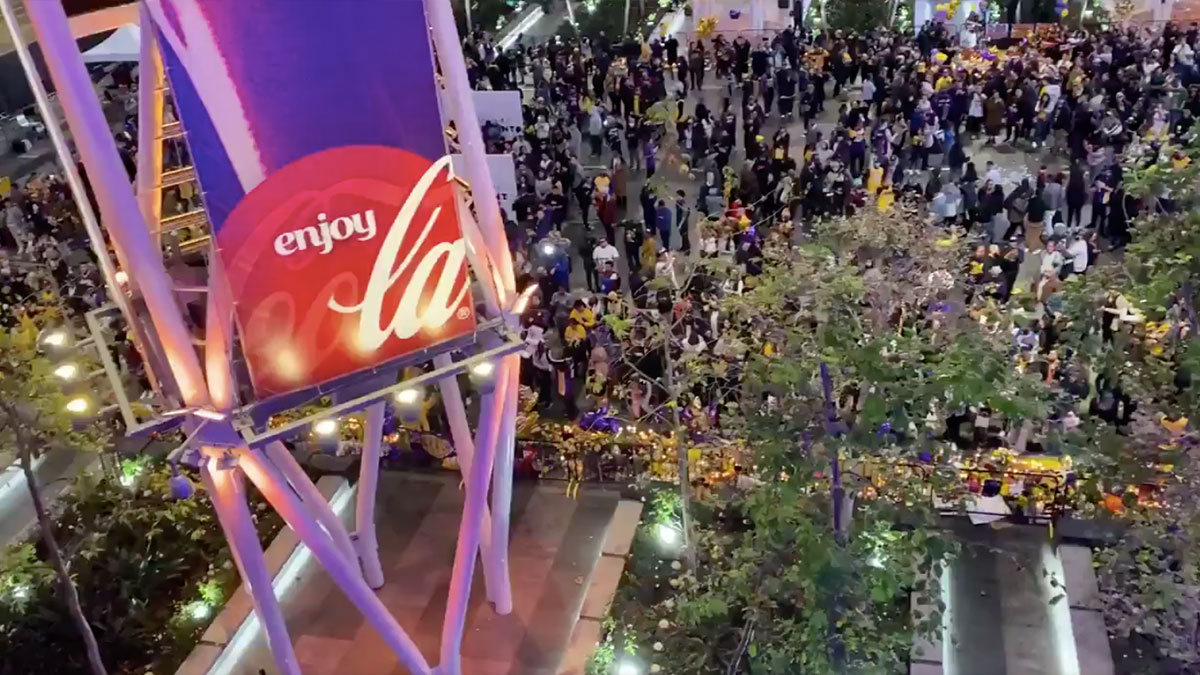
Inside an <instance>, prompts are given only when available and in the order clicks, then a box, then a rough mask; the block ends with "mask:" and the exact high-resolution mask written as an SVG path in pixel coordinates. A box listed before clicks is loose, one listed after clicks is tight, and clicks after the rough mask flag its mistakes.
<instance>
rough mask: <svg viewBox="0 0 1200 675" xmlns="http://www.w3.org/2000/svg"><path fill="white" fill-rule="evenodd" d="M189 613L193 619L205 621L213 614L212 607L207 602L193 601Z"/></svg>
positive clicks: (188, 609)
mask: <svg viewBox="0 0 1200 675" xmlns="http://www.w3.org/2000/svg"><path fill="white" fill-rule="evenodd" d="M187 614H188V617H190V618H191V619H192V620H193V621H203V620H205V619H207V618H208V617H210V616H212V607H211V606H210V605H209V604H208V603H207V602H193V603H191V604H190V605H188V608H187Z"/></svg>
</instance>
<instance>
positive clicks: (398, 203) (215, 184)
mask: <svg viewBox="0 0 1200 675" xmlns="http://www.w3.org/2000/svg"><path fill="white" fill-rule="evenodd" d="M351 5H352V6H351ZM148 7H149V8H150V11H151V14H152V16H153V17H154V18H155V23H156V26H157V28H158V34H159V36H160V38H161V43H162V45H163V48H164V58H165V59H166V62H167V72H168V73H169V74H170V77H171V85H172V93H173V96H174V98H175V100H176V104H177V106H178V109H179V112H180V115H181V117H182V121H183V124H184V128H185V131H186V134H187V138H188V142H189V146H190V147H191V150H192V154H193V158H194V161H195V165H196V169H197V173H198V176H199V180H200V184H201V187H202V189H203V191H204V197H205V203H206V206H207V208H208V210H209V214H210V219H211V220H212V223H213V229H214V232H215V239H216V244H217V250H218V252H219V255H220V258H221V262H222V263H223V268H224V270H225V272H226V275H227V277H228V280H229V285H230V289H231V291H232V295H233V298H234V302H235V308H236V316H237V320H238V329H239V333H240V336H241V344H242V350H243V352H244V353H245V355H246V358H247V361H248V363H249V369H250V374H251V378H252V380H253V382H254V386H255V390H256V391H257V393H258V394H259V395H260V396H270V395H275V394H280V393H284V392H288V391H294V390H297V389H301V388H305V387H309V386H312V385H315V384H319V383H322V382H326V381H329V380H331V379H335V378H338V377H341V376H344V375H347V374H349V373H353V372H355V371H358V370H362V369H364V368H368V367H371V366H374V365H377V364H380V363H382V362H385V361H388V360H390V359H393V358H396V357H399V356H402V355H404V354H408V353H411V352H413V351H416V350H419V349H423V348H426V347H429V346H432V345H435V344H438V343H440V342H443V341H446V340H449V339H452V338H455V337H459V336H462V335H464V334H467V333H470V332H471V331H472V330H473V329H474V327H475V317H474V314H473V310H472V307H473V305H472V301H471V294H470V285H469V280H468V275H467V262H466V248H465V243H464V241H463V238H462V234H461V231H460V229H459V225H458V220H457V215H456V209H457V197H456V195H455V189H456V188H455V186H454V181H453V180H452V174H451V169H450V161H449V158H448V156H446V154H445V152H446V149H445V144H444V140H443V138H444V136H443V133H442V128H441V122H440V115H439V112H438V101H437V97H436V89H435V82H434V73H433V62H432V56H431V52H430V45H429V38H428V30H427V28H426V25H427V24H426V22H425V17H424V12H423V8H422V4H421V2H420V0H389V2H370V3H350V4H349V5H347V6H345V7H342V6H341V5H338V4H337V3H317V2H312V3H308V2H301V3H280V2H275V1H273V0H203V2H201V1H200V0H148ZM314 40H316V42H314ZM318 43H319V45H320V47H319V48H314V46H315V45H316V44H318Z"/></svg>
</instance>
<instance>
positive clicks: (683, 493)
mask: <svg viewBox="0 0 1200 675" xmlns="http://www.w3.org/2000/svg"><path fill="white" fill-rule="evenodd" d="M670 316H671V315H670V314H668V315H667V322H666V324H665V331H666V333H665V337H664V339H663V371H664V373H665V377H666V380H667V382H666V384H667V396H668V397H669V398H670V401H671V402H672V404H673V405H672V406H671V415H672V419H671V421H672V424H673V425H674V427H675V454H676V458H677V459H678V460H679V502H680V510H681V511H682V513H683V523H682V525H683V555H684V561H685V563H686V564H687V568H688V569H689V570H695V569H696V542H695V541H693V540H692V509H691V501H692V495H691V488H692V483H691V476H689V472H688V448H687V444H686V443H685V442H684V441H685V440H686V439H687V436H688V434H687V430H686V429H684V428H683V424H682V423H681V422H680V419H679V405H680V401H679V392H677V391H675V360H674V359H673V358H671V319H670Z"/></svg>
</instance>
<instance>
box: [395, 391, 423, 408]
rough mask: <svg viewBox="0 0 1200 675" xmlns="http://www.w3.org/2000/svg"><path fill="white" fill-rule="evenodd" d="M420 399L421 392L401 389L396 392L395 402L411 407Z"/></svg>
mask: <svg viewBox="0 0 1200 675" xmlns="http://www.w3.org/2000/svg"><path fill="white" fill-rule="evenodd" d="M420 397H421V392H419V391H417V390H416V389H401V390H400V391H398V392H396V402H397V403H400V404H402V405H412V404H414V403H416V402H417V400H418V399H419V398H420Z"/></svg>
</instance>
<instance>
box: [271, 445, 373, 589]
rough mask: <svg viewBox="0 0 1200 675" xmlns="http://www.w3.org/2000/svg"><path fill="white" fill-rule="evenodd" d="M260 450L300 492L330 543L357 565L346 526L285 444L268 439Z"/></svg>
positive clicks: (305, 505) (298, 492)
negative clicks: (268, 441)
mask: <svg viewBox="0 0 1200 675" xmlns="http://www.w3.org/2000/svg"><path fill="white" fill-rule="evenodd" d="M263 453H264V454H265V455H266V456H267V459H269V460H270V461H271V463H272V464H274V465H275V468H277V469H279V471H280V473H282V474H283V477H284V479H285V480H287V482H288V484H289V485H291V486H292V489H293V490H295V491H296V494H297V495H299V496H300V501H302V502H304V507H305V508H306V509H307V510H308V512H309V513H310V514H311V515H312V517H313V519H314V520H315V521H316V523H317V525H318V526H319V527H320V528H321V529H322V530H324V531H325V533H326V534H328V535H329V539H330V541H332V542H333V545H334V546H335V547H337V548H338V549H340V550H341V552H342V555H343V556H344V557H345V558H346V560H347V561H348V562H350V563H352V564H354V565H357V564H358V554H357V553H355V551H354V544H353V543H352V542H351V541H350V533H349V532H347V531H346V526H345V525H343V524H342V520H341V519H340V518H338V517H337V514H336V513H334V512H333V509H332V508H331V507H330V506H329V502H327V501H325V495H322V494H321V492H320V490H317V486H316V485H313V482H312V479H310V478H309V477H308V474H306V473H304V469H303V468H301V467H300V463H299V462H297V461H296V458H295V457H293V456H292V453H290V452H288V449H287V446H285V445H284V444H283V442H282V441H271V442H270V443H267V444H266V446H264V447H263Z"/></svg>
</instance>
